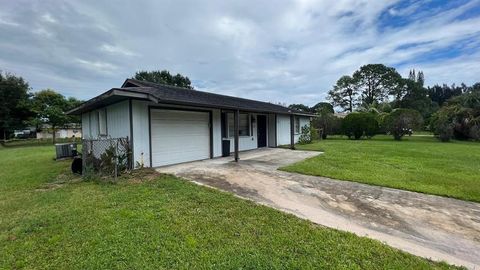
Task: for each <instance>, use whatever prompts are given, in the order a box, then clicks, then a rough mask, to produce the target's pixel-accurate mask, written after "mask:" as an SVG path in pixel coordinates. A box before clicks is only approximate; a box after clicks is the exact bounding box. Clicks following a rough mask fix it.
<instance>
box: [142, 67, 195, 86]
mask: <svg viewBox="0 0 480 270" xmlns="http://www.w3.org/2000/svg"><path fill="white" fill-rule="evenodd" d="M133 79H136V80H140V81H148V82H153V83H160V84H167V85H173V86H178V87H183V88H188V89H193V86H192V82H191V81H190V79H189V78H188V77H187V76H183V75H181V74H177V75H172V74H170V72H169V71H167V70H161V71H160V70H154V71H138V72H136V73H135V76H133Z"/></svg>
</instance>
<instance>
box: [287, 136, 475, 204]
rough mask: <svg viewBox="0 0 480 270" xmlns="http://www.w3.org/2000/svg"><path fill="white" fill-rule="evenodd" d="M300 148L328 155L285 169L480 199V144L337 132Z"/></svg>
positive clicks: (471, 199) (431, 138) (459, 197)
mask: <svg viewBox="0 0 480 270" xmlns="http://www.w3.org/2000/svg"><path fill="white" fill-rule="evenodd" d="M297 149H302V150H316V151H323V152H325V153H324V154H322V155H320V156H317V157H314V158H310V159H307V160H305V161H302V162H299V163H296V164H293V165H290V166H287V167H284V168H282V169H283V170H286V171H290V172H298V173H303V174H309V175H318V176H326V177H331V178H335V179H341V180H350V181H355V182H361V183H367V184H372V185H378V186H386V187H393V188H399V189H406V190H411V191H417V192H424V193H429V194H436V195H442V196H449V197H454V198H458V199H462V200H469V201H476V202H480V143H478V142H459V141H455V142H450V143H442V142H440V141H438V140H436V139H435V138H433V137H428V136H418V137H416V136H412V137H405V138H404V139H403V140H402V141H394V140H393V139H392V137H390V136H376V137H374V138H373V139H370V140H358V141H355V140H348V139H347V138H340V137H334V138H330V139H327V140H323V141H319V142H316V143H313V144H309V145H298V146H297Z"/></svg>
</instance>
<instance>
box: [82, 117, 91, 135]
mask: <svg viewBox="0 0 480 270" xmlns="http://www.w3.org/2000/svg"><path fill="white" fill-rule="evenodd" d="M89 118H90V113H83V114H82V138H89V137H90V119H89Z"/></svg>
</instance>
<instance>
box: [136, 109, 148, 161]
mask: <svg viewBox="0 0 480 270" xmlns="http://www.w3.org/2000/svg"><path fill="white" fill-rule="evenodd" d="M132 119H133V121H132V124H133V161H134V164H137V162H138V163H140V164H141V163H142V162H143V164H144V166H145V167H150V133H149V123H148V119H149V117H148V102H146V101H140V100H132Z"/></svg>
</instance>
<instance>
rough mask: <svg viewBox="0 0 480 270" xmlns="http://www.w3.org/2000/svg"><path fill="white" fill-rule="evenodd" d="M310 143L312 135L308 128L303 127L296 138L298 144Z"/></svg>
mask: <svg viewBox="0 0 480 270" xmlns="http://www.w3.org/2000/svg"><path fill="white" fill-rule="evenodd" d="M311 142H312V134H311V129H310V127H309V126H307V125H305V126H303V127H302V130H301V131H300V137H298V143H299V144H308V143H311Z"/></svg>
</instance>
